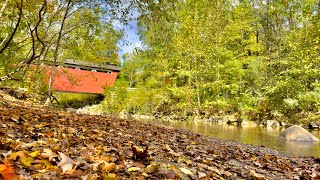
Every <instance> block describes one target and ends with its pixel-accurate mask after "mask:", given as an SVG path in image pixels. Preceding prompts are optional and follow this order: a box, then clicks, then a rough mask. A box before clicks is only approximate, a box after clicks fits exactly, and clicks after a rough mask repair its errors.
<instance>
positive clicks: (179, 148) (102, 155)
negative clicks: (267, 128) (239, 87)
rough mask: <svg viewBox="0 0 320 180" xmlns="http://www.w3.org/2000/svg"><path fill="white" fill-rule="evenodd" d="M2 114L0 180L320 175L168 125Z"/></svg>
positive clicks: (26, 110) (302, 161)
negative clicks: (17, 179)
mask: <svg viewBox="0 0 320 180" xmlns="http://www.w3.org/2000/svg"><path fill="white" fill-rule="evenodd" d="M0 114H1V118H0V174H1V176H0V179H1V178H4V179H14V178H19V179H32V178H33V179H83V180H91V179H123V178H132V179H164V178H168V179H224V178H253V179H264V178H266V179H279V178H280V179H294V178H302V177H304V178H310V179H312V178H319V177H320V176H319V168H320V166H319V163H318V161H317V159H312V158H291V159H290V158H287V157H282V156H279V155H274V154H272V153H271V152H264V151H263V150H261V149H260V148H255V147H251V146H246V145H240V144H237V143H232V142H225V141H218V140H214V139H209V138H206V137H204V136H200V135H197V134H195V133H192V132H190V131H186V130H181V129H176V128H171V127H164V126H160V125H155V124H144V123H141V122H138V121H130V120H119V119H110V118H105V117H100V116H86V115H76V114H70V113H66V112H62V111H54V110H52V109H46V108H44V107H40V106H30V107H23V106H19V105H9V106H7V107H0ZM6 173H7V174H6ZM11 176H12V178H11Z"/></svg>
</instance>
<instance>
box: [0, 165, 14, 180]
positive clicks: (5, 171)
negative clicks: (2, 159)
mask: <svg viewBox="0 0 320 180" xmlns="http://www.w3.org/2000/svg"><path fill="white" fill-rule="evenodd" d="M0 174H1V175H2V177H3V179H4V180H16V179H18V175H17V174H16V173H15V172H14V169H13V168H12V167H11V166H8V165H6V164H0Z"/></svg>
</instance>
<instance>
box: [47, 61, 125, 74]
mask: <svg viewBox="0 0 320 180" xmlns="http://www.w3.org/2000/svg"><path fill="white" fill-rule="evenodd" d="M44 64H48V65H52V64H53V62H52V61H47V62H44ZM58 65H60V66H63V67H65V68H80V69H83V70H89V71H91V70H96V71H98V72H109V71H115V72H120V70H121V69H120V67H119V66H116V65H112V64H107V63H91V62H85V61H78V60H77V61H75V60H72V59H67V60H64V62H58V63H57V64H56V66H58Z"/></svg>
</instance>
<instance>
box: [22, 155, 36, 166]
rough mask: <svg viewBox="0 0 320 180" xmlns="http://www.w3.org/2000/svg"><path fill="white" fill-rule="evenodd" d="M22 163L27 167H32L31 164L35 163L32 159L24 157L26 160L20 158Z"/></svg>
mask: <svg viewBox="0 0 320 180" xmlns="http://www.w3.org/2000/svg"><path fill="white" fill-rule="evenodd" d="M20 161H21V162H22V164H23V165H24V166H26V167H29V166H31V163H32V161H33V158H32V157H24V158H20Z"/></svg>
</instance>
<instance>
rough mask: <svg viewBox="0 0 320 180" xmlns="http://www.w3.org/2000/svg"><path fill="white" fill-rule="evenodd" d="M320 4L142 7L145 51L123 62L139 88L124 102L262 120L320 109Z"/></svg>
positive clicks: (194, 3)
mask: <svg viewBox="0 0 320 180" xmlns="http://www.w3.org/2000/svg"><path fill="white" fill-rule="evenodd" d="M317 8H318V4H317V1H314V0H311V1H293V0H292V1H291V0H290V1H286V2H278V1H267V2H261V1H220V0H218V1H209V0H201V1H194V0H190V1H179V2H173V1H168V2H166V3H164V2H162V1H159V3H152V2H149V1H147V2H146V3H145V4H140V6H139V7H138V9H139V10H140V16H139V18H138V23H139V27H140V36H141V39H142V40H143V43H144V44H145V46H146V47H147V48H145V49H141V50H138V51H137V53H135V54H133V55H131V57H130V59H132V60H133V61H130V63H129V62H125V63H124V67H123V69H126V70H124V71H123V76H124V77H126V79H127V81H128V82H129V81H130V82H131V83H130V84H131V85H130V87H135V88H137V89H136V90H135V91H134V93H129V94H127V100H128V101H127V105H126V107H129V106H130V107H134V108H133V109H135V111H134V112H136V111H137V112H143V111H144V110H142V109H144V108H142V107H143V106H144V104H148V103H149V104H148V105H150V106H151V107H150V109H153V110H154V111H160V112H162V113H164V114H168V113H174V114H179V113H180V114H184V113H186V112H190V111H191V112H192V114H199V113H201V112H202V111H205V112H206V113H209V114H212V113H218V112H221V111H222V112H223V113H232V112H239V114H241V115H243V116H251V117H252V118H258V119H259V118H260V119H261V118H270V117H276V118H283V117H284V116H287V118H288V119H290V117H297V116H296V114H299V113H304V112H317V111H319V97H318V93H319V91H318V88H317V87H318V86H316V85H315V83H318V81H319V79H320V71H319V67H320V61H319V60H320V59H319V50H320V49H319V47H320V45H319V43H320V40H319V37H320V36H319V35H320V34H319V32H320V31H319V27H320V26H319V22H320V21H319V18H320V16H319V12H318V11H317V10H316V9H317ZM160 10H162V11H160ZM163 10H165V11H163ZM138 62H139V63H138ZM153 92H157V93H159V94H153ZM155 96H156V97H159V99H157V98H155ZM130 99H131V100H132V101H130ZM154 99H157V101H153V100H154ZM150 102H151V103H150Z"/></svg>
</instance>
